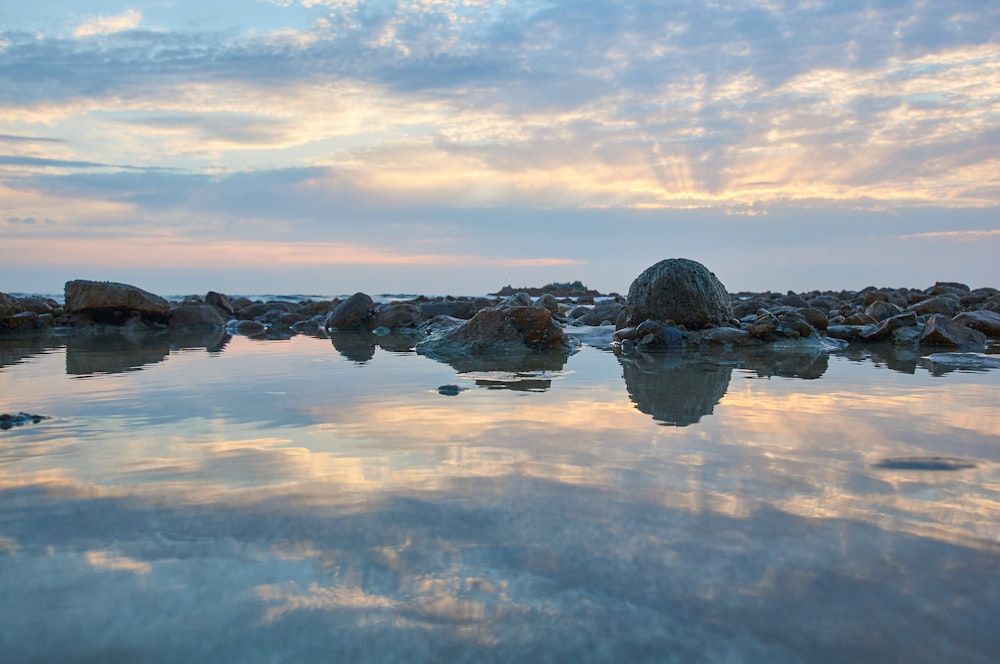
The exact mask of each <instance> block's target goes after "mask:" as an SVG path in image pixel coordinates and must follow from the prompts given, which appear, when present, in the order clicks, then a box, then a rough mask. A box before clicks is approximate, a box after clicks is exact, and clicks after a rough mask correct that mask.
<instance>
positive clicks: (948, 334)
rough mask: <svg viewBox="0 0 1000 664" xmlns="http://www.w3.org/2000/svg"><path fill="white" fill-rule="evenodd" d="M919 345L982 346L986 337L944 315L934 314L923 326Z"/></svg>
mask: <svg viewBox="0 0 1000 664" xmlns="http://www.w3.org/2000/svg"><path fill="white" fill-rule="evenodd" d="M920 343H922V344H929V345H932V346H982V345H984V344H985V343H986V335H985V334H983V333H982V332H980V331H979V330H973V329H972V328H970V327H966V326H964V325H960V324H958V323H956V322H954V321H952V320H951V318H949V317H948V316H946V315H944V314H934V315H932V316H931V317H930V318H928V319H927V322H926V323H925V324H924V329H923V332H921V333H920Z"/></svg>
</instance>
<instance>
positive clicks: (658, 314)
mask: <svg viewBox="0 0 1000 664" xmlns="http://www.w3.org/2000/svg"><path fill="white" fill-rule="evenodd" d="M549 286H550V287H551V289H552V290H555V291H557V292H556V293H552V292H537V291H541V290H544V289H519V290H514V289H511V288H510V287H505V288H504V289H501V290H500V291H498V293H497V294H495V295H493V296H491V297H451V296H447V297H424V296H419V297H415V298H412V299H409V300H402V301H393V302H387V303H376V302H375V301H374V300H373V299H372V298H371V297H370V296H368V295H366V294H364V293H356V294H354V295H352V296H351V297H348V298H345V299H343V300H340V299H333V300H310V299H306V300H302V301H299V302H287V301H274V300H272V301H252V300H249V299H247V298H239V297H233V298H230V297H228V296H226V295H225V294H222V293H218V292H215V291H209V292H207V293H206V294H205V295H204V296H200V297H194V296H192V297H188V298H186V299H185V300H183V301H181V302H169V301H167V300H166V299H164V298H162V297H160V296H158V295H155V294H153V293H149V292H147V291H145V290H142V289H140V288H138V287H135V286H131V285H128V284H119V283H114V282H96V281H82V280H75V281H70V282H67V284H66V287H65V299H64V301H63V302H58V301H56V300H53V299H48V298H42V297H14V296H12V295H8V294H5V293H0V335H11V334H16V335H25V334H27V335H49V334H73V335H75V334H78V333H87V332H94V331H101V332H106V331H108V330H109V329H112V330H126V331H140V330H186V331H192V330H206V331H207V330H218V331H224V332H225V333H228V334H238V335H245V336H251V337H266V338H288V337H290V336H293V335H295V334H304V335H311V336H321V337H329V336H331V335H333V334H340V333H343V332H348V331H361V332H368V333H374V334H375V335H378V336H382V337H386V336H389V335H392V336H397V335H402V336H404V337H407V338H409V339H410V341H411V342H412V345H411V347H415V348H416V349H417V351H418V352H422V353H424V354H428V355H432V356H437V357H440V358H446V359H448V360H449V361H456V360H458V359H459V358H461V357H463V356H465V357H476V356H484V355H488V354H507V355H510V354H511V353H514V354H516V355H520V356H523V357H524V358H527V357H529V356H530V355H532V354H537V353H539V352H547V353H559V354H563V355H565V354H568V353H571V352H573V351H574V350H575V348H576V347H577V346H578V345H579V343H580V341H579V339H580V338H584V339H591V338H593V339H599V340H603V341H601V342H599V343H598V344H597V345H600V344H601V343H603V344H604V345H613V346H614V347H616V348H620V349H622V350H624V351H628V350H630V349H639V350H653V349H657V348H688V349H692V348H693V349H698V348H710V347H726V348H752V347H761V346H766V347H770V348H775V349H779V350H781V349H786V350H794V349H808V350H821V351H824V350H825V351H829V350H836V349H841V348H845V347H847V346H848V345H852V346H853V345H857V344H875V343H888V344H892V345H895V346H900V347H913V348H919V347H922V346H932V347H936V348H952V349H966V350H972V351H987V350H989V351H992V350H995V349H996V342H995V340H997V339H1000V291H998V290H997V289H996V288H992V287H984V288H975V289H973V288H970V287H969V286H967V285H965V284H960V283H955V282H937V283H935V284H934V285H932V286H929V287H925V288H876V287H870V288H865V289H862V290H860V291H809V292H801V293H796V292H792V291H788V292H785V293H773V292H764V293H751V292H736V293H730V292H727V291H726V289H725V288H724V287H723V286H722V284H721V283H719V282H718V280H717V279H716V278H715V275H714V274H712V273H711V272H710V271H708V270H707V268H705V267H704V266H702V265H701V264H699V263H696V262H694V261H689V260H686V259H667V260H665V261H661V262H660V263H657V264H656V265H654V266H651V267H650V268H649V269H647V270H646V271H645V272H643V273H642V274H640V275H639V277H637V278H636V279H635V281H634V282H633V283H632V286H631V287H630V289H629V293H628V295H627V296H625V297H623V296H621V295H617V294H610V295H603V294H600V293H597V292H596V291H592V290H590V289H587V288H586V287H584V286H583V285H582V284H580V282H574V283H572V284H550V285H549ZM560 288H561V291H560ZM508 291H513V292H508ZM570 291H572V292H570ZM532 292H537V294H534V295H533V294H532ZM580 328H584V329H580Z"/></svg>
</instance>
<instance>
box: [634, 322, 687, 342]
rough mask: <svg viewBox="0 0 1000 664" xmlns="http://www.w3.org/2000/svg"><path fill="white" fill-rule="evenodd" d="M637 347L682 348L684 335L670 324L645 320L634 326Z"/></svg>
mask: <svg viewBox="0 0 1000 664" xmlns="http://www.w3.org/2000/svg"><path fill="white" fill-rule="evenodd" d="M635 337H636V339H638V343H637V344H636V347H637V348H643V349H645V348H682V347H683V346H684V339H685V338H686V335H685V334H684V333H683V332H681V331H680V330H678V329H677V328H676V327H674V326H672V325H662V324H660V323H658V322H656V321H655V320H646V321H643V322H641V323H639V326H638V327H636V328H635Z"/></svg>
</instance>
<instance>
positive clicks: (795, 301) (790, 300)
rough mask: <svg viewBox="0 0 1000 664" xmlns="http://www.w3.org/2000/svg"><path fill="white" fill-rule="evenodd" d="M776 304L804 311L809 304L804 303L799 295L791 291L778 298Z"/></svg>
mask: <svg viewBox="0 0 1000 664" xmlns="http://www.w3.org/2000/svg"><path fill="white" fill-rule="evenodd" d="M778 304H781V305H784V306H786V307H794V308H796V309H805V308H806V307H808V306H809V303H808V302H806V301H805V300H804V299H803V298H802V296H801V295H799V294H797V293H795V292H793V291H788V293H787V294H786V295H782V296H781V297H779V298H778Z"/></svg>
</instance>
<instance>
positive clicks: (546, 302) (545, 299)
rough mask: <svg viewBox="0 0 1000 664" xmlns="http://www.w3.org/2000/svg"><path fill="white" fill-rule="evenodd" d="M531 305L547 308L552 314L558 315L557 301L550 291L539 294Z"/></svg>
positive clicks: (537, 307)
mask: <svg viewBox="0 0 1000 664" xmlns="http://www.w3.org/2000/svg"><path fill="white" fill-rule="evenodd" d="M532 306H533V307H535V308H536V309H548V310H549V311H550V312H551V313H552V315H553V316H558V315H559V301H558V300H557V299H556V296H555V295H553V294H552V293H544V294H542V295H539V296H538V297H537V298H536V299H535V301H534V302H533V303H532Z"/></svg>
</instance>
